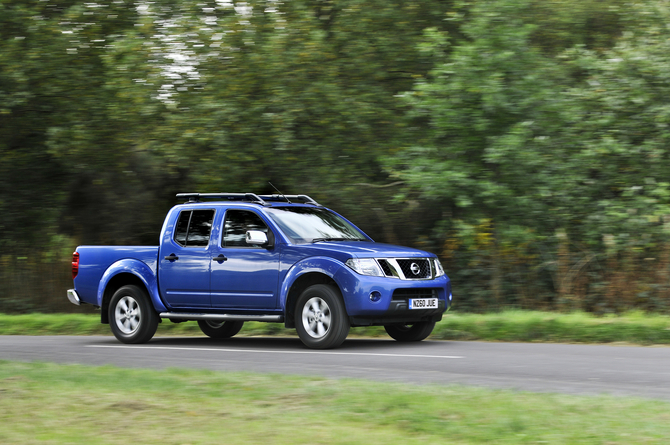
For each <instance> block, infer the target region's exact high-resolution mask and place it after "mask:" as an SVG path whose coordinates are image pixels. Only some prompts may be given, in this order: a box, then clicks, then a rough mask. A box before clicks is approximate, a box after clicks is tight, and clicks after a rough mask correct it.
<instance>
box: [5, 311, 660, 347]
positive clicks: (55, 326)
mask: <svg viewBox="0 0 670 445" xmlns="http://www.w3.org/2000/svg"><path fill="white" fill-rule="evenodd" d="M94 334H95V335H110V330H109V326H107V325H102V324H100V321H99V316H97V315H82V314H28V315H3V314H0V335H94ZM157 335H202V334H201V332H200V329H199V328H198V325H197V324H196V323H195V322H186V323H179V324H174V323H171V322H169V321H167V320H165V321H164V322H163V323H161V324H160V325H159V327H158V332H157ZM239 335H264V336H265V335H286V336H295V330H294V329H285V328H284V327H283V325H282V324H278V323H260V322H251V323H245V325H244V328H243V329H242V332H241V333H240V334H239ZM350 335H351V336H366V337H386V333H385V332H384V329H383V328H381V327H367V328H353V329H352V330H351V334H350ZM431 338H433V339H442V340H486V341H515V342H570V343H611V342H627V343H634V344H643V345H650V344H670V317H669V316H666V315H650V314H645V313H642V312H632V313H629V314H625V315H621V316H607V317H595V316H593V315H590V314H585V313H571V314H560V313H552V312H531V311H505V312H500V313H491V314H483V315H481V314H466V313H458V312H449V313H447V314H445V316H444V319H443V320H442V321H441V322H440V323H438V324H437V326H436V328H435V330H434V332H433V334H432V337H431Z"/></svg>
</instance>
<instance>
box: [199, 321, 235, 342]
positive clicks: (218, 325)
mask: <svg viewBox="0 0 670 445" xmlns="http://www.w3.org/2000/svg"><path fill="white" fill-rule="evenodd" d="M198 326H200V330H201V331H202V332H203V333H204V334H205V335H207V336H208V337H211V338H230V337H232V336H234V335H235V334H237V333H238V332H240V329H242V326H244V322H243V321H214V320H198Z"/></svg>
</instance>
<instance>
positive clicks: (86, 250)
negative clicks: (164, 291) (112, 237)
mask: <svg viewBox="0 0 670 445" xmlns="http://www.w3.org/2000/svg"><path fill="white" fill-rule="evenodd" d="M77 252H78V253H79V258H80V266H79V274H78V275H77V292H78V293H79V298H81V300H82V301H83V302H85V303H89V304H92V305H96V306H97V305H98V300H97V298H98V286H99V285H100V279H101V278H102V276H103V274H104V273H105V271H106V270H107V269H108V268H109V266H111V265H112V264H114V263H116V262H117V261H120V260H123V259H134V260H139V261H142V262H143V263H145V264H146V265H147V266H149V268H150V269H151V270H153V271H154V274H156V273H157V265H158V246H79V247H77Z"/></svg>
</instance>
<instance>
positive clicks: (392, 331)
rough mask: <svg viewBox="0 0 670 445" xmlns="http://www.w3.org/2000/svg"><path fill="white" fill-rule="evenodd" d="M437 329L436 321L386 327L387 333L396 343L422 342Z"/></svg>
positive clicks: (396, 324)
mask: <svg viewBox="0 0 670 445" xmlns="http://www.w3.org/2000/svg"><path fill="white" fill-rule="evenodd" d="M433 328H435V322H434V321H421V322H418V323H395V324H387V325H386V326H384V329H386V333H387V334H388V335H390V336H391V338H393V339H394V340H396V341H402V342H406V341H421V340H423V339H425V338H426V337H428V336H429V335H430V333H431V332H433Z"/></svg>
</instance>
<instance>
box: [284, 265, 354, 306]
mask: <svg viewBox="0 0 670 445" xmlns="http://www.w3.org/2000/svg"><path fill="white" fill-rule="evenodd" d="M342 267H345V265H344V263H342V262H341V261H338V260H336V259H334V258H330V257H325V256H313V257H309V258H305V259H303V260H300V261H298V262H297V263H295V264H294V265H293V266H292V267H291V268H290V269H289V271H288V272H287V274H286V277H285V278H284V282H283V283H282V285H281V289H280V291H279V307H280V308H282V310H286V299H287V298H288V292H289V289H291V286H293V283H295V281H296V280H297V279H298V278H300V277H301V276H302V275H304V274H306V273H313V272H318V273H322V274H324V275H327V276H329V277H330V278H332V279H333V281H336V280H335V274H336V273H337V271H338V270H340V269H341V268H342Z"/></svg>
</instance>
